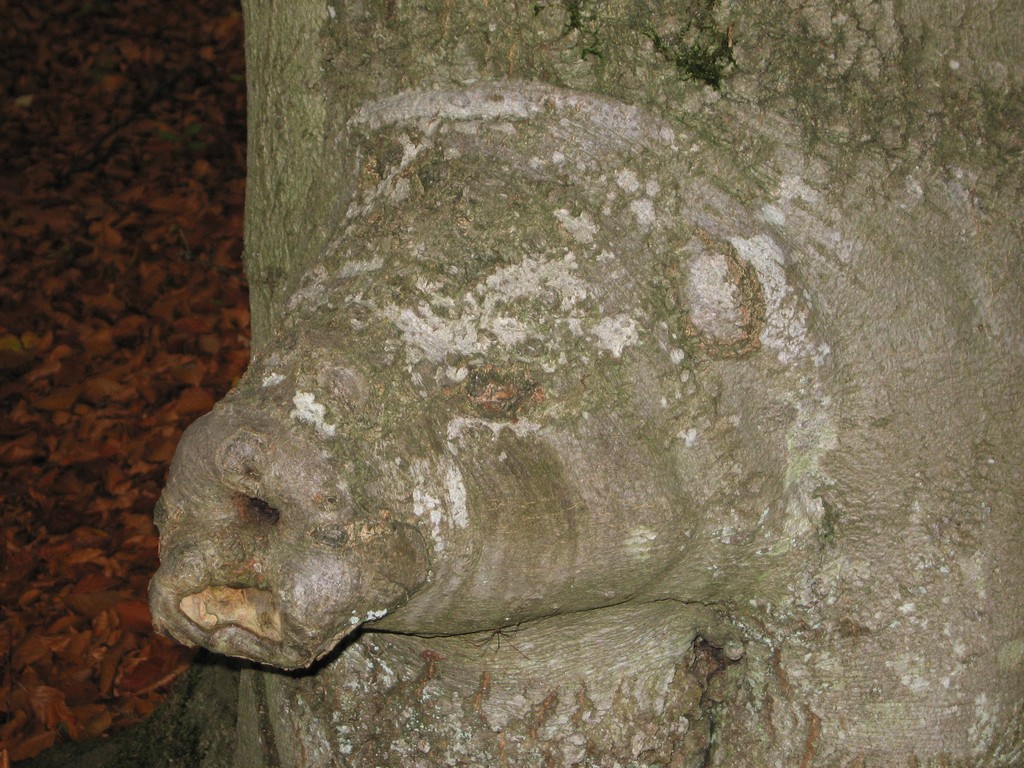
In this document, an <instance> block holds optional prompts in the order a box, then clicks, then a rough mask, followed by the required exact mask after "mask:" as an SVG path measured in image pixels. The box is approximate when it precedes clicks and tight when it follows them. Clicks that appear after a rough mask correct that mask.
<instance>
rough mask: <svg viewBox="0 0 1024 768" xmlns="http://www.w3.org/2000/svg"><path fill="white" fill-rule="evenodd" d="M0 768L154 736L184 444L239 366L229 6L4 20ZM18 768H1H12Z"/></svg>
mask: <svg viewBox="0 0 1024 768" xmlns="http://www.w3.org/2000/svg"><path fill="white" fill-rule="evenodd" d="M0 20H2V22H3V23H2V24H0V83H2V86H3V96H2V102H0V120H2V126H3V128H2V131H0V515H2V520H0V522H2V534H3V546H2V548H0V596H2V600H0V606H2V614H0V661H2V664H3V672H2V675H0V766H5V765H6V762H5V761H6V760H10V761H17V760H22V759H25V758H28V757H31V756H33V755H35V754H38V753H39V752H41V751H42V750H44V749H46V748H48V747H50V746H51V745H54V744H57V743H61V742H66V741H69V740H82V739H87V738H92V737H96V736H99V735H101V734H104V733H109V732H112V731H116V730H118V729H120V728H123V727H125V726H127V725H129V724H131V723H133V722H137V721H138V720H140V719H142V718H145V717H146V716H147V715H148V714H150V713H151V712H152V711H153V709H154V707H155V706H156V705H157V704H158V703H159V702H160V701H161V700H162V698H163V697H164V696H165V695H166V692H167V689H168V686H169V685H170V683H171V682H172V681H173V680H174V679H175V677H177V676H178V675H179V674H180V673H181V672H182V671H183V670H184V669H185V668H187V666H188V663H189V658H190V654H189V652H188V651H187V650H186V649H183V648H181V647H180V646H177V645H176V644H174V643H172V642H171V641H169V640H166V639H164V638H161V637H159V636H157V635H156V634H155V633H154V632H153V630H152V628H151V626H150V623H149V613H148V609H147V607H146V590H147V584H148V581H149V579H150V577H151V576H152V574H153V572H154V571H155V570H156V567H157V538H156V531H155V529H154V527H153V524H152V511H153V505H154V502H155V501H156V498H157V496H158V495H159V492H160V488H161V486H162V484H163V480H164V477H165V475H166V471H167V466H168V464H169V462H170V459H171V456H172V454H173V451H174V447H175V445H176V444H177V441H178V438H179V437H180V435H181V432H182V430H184V428H185V427H186V426H188V424H189V423H191V422H192V421H193V420H194V419H195V418H197V417H198V416H200V415H201V414H202V413H204V412H205V411H207V410H208V409H209V408H210V407H211V406H212V405H213V403H214V401H215V400H216V399H218V398H220V397H221V396H222V395H223V394H224V393H225V392H226V391H227V390H228V388H230V386H231V385H232V383H233V382H234V381H236V380H237V378H238V377H239V376H240V375H241V372H242V371H243V370H244V368H245V365H246V362H247V360H248V325H249V313H248V308H247V293H246V285H245V280H244V277H243V276H242V272H241V263H240V254H241V231H242V207H243V200H244V184H245V181H244V176H245V84H244V54H243V48H242V40H243V29H242V18H241V13H240V9H239V7H238V6H237V4H236V3H235V2H228V1H226V0H211V1H210V2H204V3H183V4H175V3H164V2H155V1H154V0H146V1H143V2H127V1H122V2H118V1H116V0H115V1H109V0H98V1H95V2H89V1H88V0H86V1H85V2H81V1H76V2H50V3H39V2H38V0H36V1H35V2H25V1H20V2H5V1H4V0H0ZM5 752H6V754H5Z"/></svg>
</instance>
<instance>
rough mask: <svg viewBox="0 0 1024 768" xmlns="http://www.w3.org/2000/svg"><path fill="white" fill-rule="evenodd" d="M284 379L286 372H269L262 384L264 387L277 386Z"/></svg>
mask: <svg viewBox="0 0 1024 768" xmlns="http://www.w3.org/2000/svg"><path fill="white" fill-rule="evenodd" d="M282 381H284V374H281V373H268V374H267V375H266V376H264V377H263V381H261V382H260V386H263V387H276V386H277V385H278V384H280V383H281V382H282Z"/></svg>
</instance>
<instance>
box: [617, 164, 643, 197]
mask: <svg viewBox="0 0 1024 768" xmlns="http://www.w3.org/2000/svg"><path fill="white" fill-rule="evenodd" d="M615 183H616V184H617V185H618V186H619V189H621V190H623V191H624V192H629V193H630V194H634V193H635V192H637V191H638V190H639V189H640V178H639V177H638V176H637V175H636V171H632V170H630V169H629V168H623V169H622V170H621V171H619V172H618V173H617V174H615Z"/></svg>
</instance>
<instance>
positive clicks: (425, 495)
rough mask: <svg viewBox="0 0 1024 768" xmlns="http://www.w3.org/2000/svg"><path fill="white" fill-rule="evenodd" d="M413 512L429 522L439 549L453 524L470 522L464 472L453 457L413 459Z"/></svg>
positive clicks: (442, 548)
mask: <svg viewBox="0 0 1024 768" xmlns="http://www.w3.org/2000/svg"><path fill="white" fill-rule="evenodd" d="M412 469H413V492H412V512H413V515H415V516H416V517H417V518H419V519H421V520H424V521H425V522H426V523H428V524H429V532H430V538H431V540H432V541H433V542H434V547H435V549H436V551H437V552H439V553H440V552H443V551H444V550H445V548H446V546H447V534H448V532H449V531H451V529H453V528H465V527H466V526H467V525H469V504H468V494H467V492H466V485H465V483H464V482H463V479H462V472H461V471H460V470H459V468H458V467H457V466H456V465H455V463H454V462H453V461H452V460H451V459H450V458H445V459H443V460H441V461H440V462H435V461H417V462H414V463H413V467H412Z"/></svg>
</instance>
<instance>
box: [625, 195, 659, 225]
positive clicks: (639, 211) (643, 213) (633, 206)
mask: <svg viewBox="0 0 1024 768" xmlns="http://www.w3.org/2000/svg"><path fill="white" fill-rule="evenodd" d="M629 210H630V211H632V212H633V215H634V216H636V223H637V224H639V225H640V227H641V228H642V229H648V228H649V227H651V225H653V224H654V220H655V219H656V218H657V216H656V215H655V212H654V201H653V200H651V199H649V198H646V197H644V198H641V199H640V200H634V201H633V202H632V203H630V204H629Z"/></svg>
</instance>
